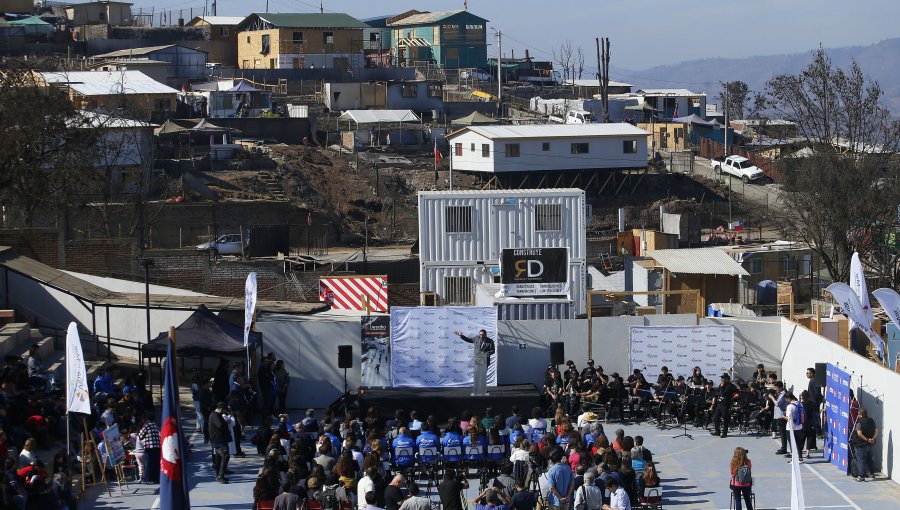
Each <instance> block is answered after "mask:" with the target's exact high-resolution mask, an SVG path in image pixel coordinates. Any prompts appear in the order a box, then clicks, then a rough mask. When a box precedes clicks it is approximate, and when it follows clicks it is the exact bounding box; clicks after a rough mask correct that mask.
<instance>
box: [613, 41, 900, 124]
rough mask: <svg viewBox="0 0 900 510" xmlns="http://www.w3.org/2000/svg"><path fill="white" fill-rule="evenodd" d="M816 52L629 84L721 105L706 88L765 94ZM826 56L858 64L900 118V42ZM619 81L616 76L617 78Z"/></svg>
mask: <svg viewBox="0 0 900 510" xmlns="http://www.w3.org/2000/svg"><path fill="white" fill-rule="evenodd" d="M812 51H814V49H810V51H809V52H806V53H795V54H790V55H770V56H758V57H748V58H732V59H728V58H708V59H702V60H691V61H687V62H681V63H678V64H671V65H665V66H657V67H653V68H650V69H645V70H643V71H632V72H629V73H628V78H627V80H626V81H628V82H629V83H634V84H635V85H636V86H637V87H648V88H656V87H658V88H681V87H684V88H688V89H691V90H697V91H698V92H699V91H705V92H706V93H707V94H709V96H710V97H709V102H710V103H716V102H718V98H717V96H718V93H719V88H718V86H716V85H703V84H704V83H716V82H719V81H734V80H741V81H744V82H746V83H747V85H749V86H750V89H751V90H753V91H762V90H763V89H764V88H765V82H766V80H768V79H769V78H771V77H772V76H775V75H778V74H785V73H787V74H798V73H799V72H800V71H801V70H803V69H804V68H805V67H806V66H807V64H809V61H810V59H811V58H812ZM826 52H827V53H828V55H829V56H830V57H831V60H832V62H833V63H834V64H835V65H836V66H839V67H842V68H846V67H847V66H848V65H849V64H850V62H852V61H854V60H855V61H856V62H857V63H858V64H859V66H860V67H861V68H862V70H863V72H864V73H866V75H867V76H869V77H871V78H872V79H874V80H875V81H877V82H878V83H879V84H880V85H881V88H882V89H883V90H884V104H885V106H886V107H888V108H889V109H890V110H891V112H892V113H893V114H894V116H900V38H894V39H886V40H884V41H881V42H879V43H877V44H872V45H870V46H848V47H844V48H830V49H826ZM613 78H615V76H613Z"/></svg>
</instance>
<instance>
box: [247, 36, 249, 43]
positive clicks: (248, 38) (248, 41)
mask: <svg viewBox="0 0 900 510" xmlns="http://www.w3.org/2000/svg"><path fill="white" fill-rule="evenodd" d="M247 44H250V36H249V35H248V36H247Z"/></svg>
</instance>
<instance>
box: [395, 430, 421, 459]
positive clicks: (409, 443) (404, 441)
mask: <svg viewBox="0 0 900 510" xmlns="http://www.w3.org/2000/svg"><path fill="white" fill-rule="evenodd" d="M391 448H392V451H391V454H392V455H393V457H394V462H396V463H397V465H398V466H408V465H410V464H412V463H413V462H414V461H415V460H416V455H415V454H416V442H415V441H414V440H413V438H411V437H409V436H407V435H405V434H400V435H399V436H397V437H395V438H394V441H393V442H392V443H391ZM397 448H408V449H410V451H412V455H402V456H398V455H397Z"/></svg>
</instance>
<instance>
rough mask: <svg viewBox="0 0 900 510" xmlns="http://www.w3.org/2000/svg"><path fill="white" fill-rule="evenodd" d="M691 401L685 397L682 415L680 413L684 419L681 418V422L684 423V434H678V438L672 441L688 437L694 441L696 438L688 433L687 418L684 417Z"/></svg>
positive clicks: (675, 437)
mask: <svg viewBox="0 0 900 510" xmlns="http://www.w3.org/2000/svg"><path fill="white" fill-rule="evenodd" d="M690 400H691V398H690V397H687V396H685V397H684V402H682V403H681V413H680V414H681V417H682V418H681V421H682V422H684V432H682V433H681V434H678V435H677V436H672V439H677V438H679V437H686V438H688V439H690V440H691V441H693V440H694V436H692V435H690V434H688V431H687V418H685V417H684V410H685V408H686V407H687V403H688V401H690Z"/></svg>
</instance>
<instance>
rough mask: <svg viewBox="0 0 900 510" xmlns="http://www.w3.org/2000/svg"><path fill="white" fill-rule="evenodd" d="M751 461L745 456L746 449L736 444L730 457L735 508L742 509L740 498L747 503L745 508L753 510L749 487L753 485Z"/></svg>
mask: <svg viewBox="0 0 900 510" xmlns="http://www.w3.org/2000/svg"><path fill="white" fill-rule="evenodd" d="M752 466H753V463H752V462H750V459H748V458H747V450H745V449H743V448H741V447H740V446H738V447H737V448H735V449H734V456H732V457H731V482H730V484H729V486H730V487H731V493H732V495H733V496H734V508H735V510H742V508H741V498H743V499H744V502H745V503H747V510H753V503H752V501H751V500H752V498H751V488H752V487H753V475H752V473H751V471H750V468H751V467H752Z"/></svg>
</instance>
